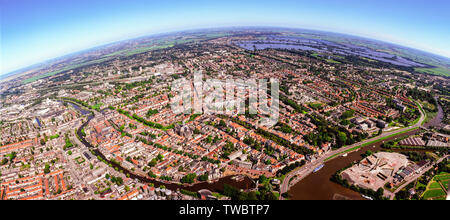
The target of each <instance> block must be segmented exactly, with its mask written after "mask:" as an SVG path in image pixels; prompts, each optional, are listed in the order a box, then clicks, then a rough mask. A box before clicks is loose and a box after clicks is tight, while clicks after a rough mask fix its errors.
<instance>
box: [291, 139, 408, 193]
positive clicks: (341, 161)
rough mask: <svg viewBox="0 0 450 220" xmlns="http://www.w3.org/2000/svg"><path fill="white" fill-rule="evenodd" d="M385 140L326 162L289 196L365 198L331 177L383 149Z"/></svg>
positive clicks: (294, 187)
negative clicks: (370, 152) (382, 145)
mask: <svg viewBox="0 0 450 220" xmlns="http://www.w3.org/2000/svg"><path fill="white" fill-rule="evenodd" d="M416 132H417V131H412V132H409V133H406V134H403V135H400V136H397V137H395V138H390V139H388V140H385V142H389V141H391V140H395V139H399V138H401V137H405V136H412V135H414V134H416ZM382 143H383V142H380V143H377V144H373V145H370V146H367V147H364V148H362V149H360V150H359V151H356V152H353V153H349V154H348V155H347V157H342V156H340V157H338V158H336V159H334V160H331V161H328V162H327V163H325V167H324V168H322V169H321V170H320V171H319V172H317V173H313V174H311V175H309V176H307V177H306V178H304V179H303V180H302V181H300V182H299V183H297V184H296V185H294V186H293V187H292V188H291V189H290V191H289V198H290V199H293V200H332V199H336V198H339V199H350V200H364V198H363V197H361V194H359V193H357V192H355V191H352V190H350V189H348V188H345V187H343V186H341V185H339V184H336V183H334V182H332V181H330V178H331V177H332V176H333V175H334V174H335V173H336V172H338V171H339V170H340V169H342V168H344V167H346V166H349V165H350V164H351V163H352V162H358V161H360V160H362V159H363V157H362V156H361V155H362V154H364V153H365V152H366V151H368V150H371V151H373V152H377V151H381V150H383V149H382V148H381V144H382ZM393 151H395V152H406V151H411V150H402V149H398V150H393Z"/></svg>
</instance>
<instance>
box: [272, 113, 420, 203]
mask: <svg viewBox="0 0 450 220" xmlns="http://www.w3.org/2000/svg"><path fill="white" fill-rule="evenodd" d="M424 120H425V114H424V113H423V112H422V111H420V120H419V121H418V122H417V123H416V124H414V125H412V126H410V127H407V128H403V129H400V130H397V131H392V132H387V133H384V134H382V135H380V136H378V137H374V138H371V139H368V140H365V141H363V142H360V143H356V144H353V145H351V146H347V147H343V148H340V149H338V150H334V151H330V152H328V153H326V154H324V155H322V156H321V157H320V158H319V159H317V160H315V161H312V162H310V163H307V164H306V165H305V166H302V167H300V168H298V169H296V170H294V171H292V172H291V173H289V174H287V175H286V178H284V180H283V183H282V184H281V187H280V195H282V194H283V193H286V192H288V191H289V189H290V187H291V186H293V185H295V184H296V183H298V182H299V181H301V180H302V179H304V178H305V177H307V176H308V175H310V174H311V173H313V171H314V169H316V168H317V167H319V166H320V165H322V164H324V163H325V162H327V159H328V158H329V157H332V156H334V155H340V154H343V153H344V152H346V151H349V150H351V149H352V148H355V147H358V146H361V145H364V144H368V143H371V142H374V141H377V140H379V141H382V140H383V139H385V138H387V137H389V136H391V135H395V134H402V133H404V132H407V131H408V130H411V129H415V128H420V127H421V125H422V122H423V121H424ZM379 141H378V142H379ZM347 153H350V152H347ZM336 157H338V156H336ZM333 159H334V158H333ZM330 160H332V159H330ZM295 176H297V178H296V179H294V180H293V181H292V182H291V179H292V178H293V177H295Z"/></svg>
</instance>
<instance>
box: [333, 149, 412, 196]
mask: <svg viewBox="0 0 450 220" xmlns="http://www.w3.org/2000/svg"><path fill="white" fill-rule="evenodd" d="M409 164H410V161H409V160H408V158H407V157H406V156H405V155H402V154H398V153H387V152H379V153H376V154H373V155H371V156H369V157H367V158H365V159H363V160H362V161H360V162H359V163H358V164H356V165H354V166H352V167H351V168H349V169H347V170H345V171H343V172H342V173H341V175H342V178H343V179H345V180H347V181H348V182H349V183H350V184H352V185H357V186H359V187H362V188H366V189H372V190H374V191H376V190H378V189H379V188H382V187H384V185H386V183H388V182H392V181H393V179H394V176H395V175H396V174H397V173H398V172H399V171H401V170H402V169H404V168H405V167H407V166H408V165H409Z"/></svg>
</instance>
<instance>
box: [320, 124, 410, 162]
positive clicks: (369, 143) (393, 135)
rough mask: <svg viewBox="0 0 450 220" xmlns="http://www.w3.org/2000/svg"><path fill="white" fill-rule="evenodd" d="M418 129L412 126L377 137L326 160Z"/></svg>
mask: <svg viewBox="0 0 450 220" xmlns="http://www.w3.org/2000/svg"><path fill="white" fill-rule="evenodd" d="M417 129H418V128H411V129H408V130H406V131H403V132H399V133H396V134H392V135H389V136H387V137H384V138H380V139H377V140H374V141H371V142H368V143H366V144H363V145H360V146H356V147H353V148H350V149H348V150H346V151H344V152H342V153H337V154H335V155H333V156H331V157H329V158H327V159H326V160H325V162H327V161H330V160H332V159H334V158H336V157H338V156H339V155H342V154H345V153H349V152H352V151H355V150H358V149H360V148H363V147H367V146H369V145H372V144H375V143H378V142H380V141H384V140H387V139H389V138H392V137H395V136H397V135H402V134H405V133H408V132H411V131H414V130H417Z"/></svg>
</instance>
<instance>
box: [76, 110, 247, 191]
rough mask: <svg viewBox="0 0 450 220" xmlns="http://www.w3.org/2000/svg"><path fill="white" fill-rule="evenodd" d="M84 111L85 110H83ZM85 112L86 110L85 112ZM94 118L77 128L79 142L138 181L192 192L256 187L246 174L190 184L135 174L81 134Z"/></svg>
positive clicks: (89, 118)
mask: <svg viewBox="0 0 450 220" xmlns="http://www.w3.org/2000/svg"><path fill="white" fill-rule="evenodd" d="M71 104H72V105H74V107H75V106H77V107H78V108H76V109H77V110H83V109H82V108H80V107H79V106H78V105H75V104H73V103H71ZM84 111H85V110H84ZM85 113H87V112H85ZM89 113H91V112H89ZM93 118H94V115H92V114H91V115H89V117H88V121H87V122H85V123H84V124H83V125H82V126H81V127H80V128H79V129H78V130H77V135H78V137H80V141H81V143H83V145H85V146H86V147H87V148H89V149H90V150H91V151H92V152H93V153H94V155H95V156H99V157H100V158H102V159H103V160H104V161H106V162H108V163H110V164H111V165H112V166H113V168H117V169H118V170H119V171H121V172H122V173H124V174H125V175H129V177H130V178H133V179H137V180H139V181H141V182H142V183H152V184H154V186H155V187H159V186H161V185H164V186H165V187H166V188H167V189H170V190H173V191H176V190H178V189H184V190H188V191H192V192H198V191H200V190H202V189H208V190H210V191H212V192H222V191H223V189H224V185H225V184H227V185H230V186H233V187H235V188H238V189H243V190H249V189H253V188H255V187H256V183H255V182H254V181H253V180H252V179H251V178H249V177H247V176H227V177H223V178H220V179H217V180H212V181H209V182H201V183H196V184H190V185H182V184H177V183H171V182H165V181H162V180H157V179H153V178H150V177H148V176H143V175H139V174H136V173H134V172H132V171H130V170H128V169H125V168H123V167H122V166H120V165H119V164H115V163H112V162H111V161H110V160H108V159H107V158H106V157H105V156H104V155H103V154H102V153H101V152H100V151H99V150H97V149H96V148H95V147H94V146H92V145H91V144H90V143H89V142H88V141H87V140H86V139H85V138H84V136H83V135H82V132H81V131H82V130H83V129H84V128H85V127H86V126H88V124H89V122H90V121H91V120H92V119H93Z"/></svg>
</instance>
